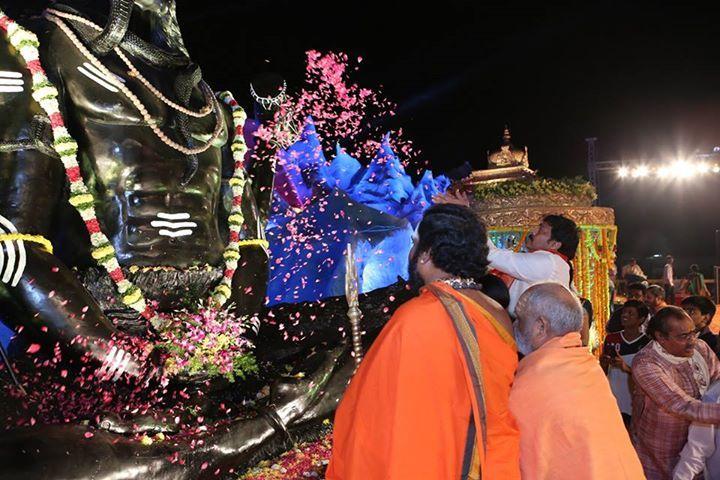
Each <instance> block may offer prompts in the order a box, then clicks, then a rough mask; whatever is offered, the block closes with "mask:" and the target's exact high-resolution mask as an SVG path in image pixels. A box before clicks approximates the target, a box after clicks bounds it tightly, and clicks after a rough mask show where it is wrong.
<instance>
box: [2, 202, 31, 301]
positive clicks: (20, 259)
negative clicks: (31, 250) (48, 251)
mask: <svg viewBox="0 0 720 480" xmlns="http://www.w3.org/2000/svg"><path fill="white" fill-rule="evenodd" d="M13 233H18V231H17V229H16V228H15V225H13V224H12V222H10V220H8V219H7V218H5V217H3V216H2V215H0V235H11V234H13ZM3 247H4V248H3ZM26 262H27V255H26V253H25V243H24V242H23V241H22V240H4V241H3V242H2V245H0V281H1V282H3V283H6V284H9V285H10V286H11V287H16V286H17V284H18V282H19V281H20V278H21V277H22V274H23V272H24V271H25V265H26Z"/></svg>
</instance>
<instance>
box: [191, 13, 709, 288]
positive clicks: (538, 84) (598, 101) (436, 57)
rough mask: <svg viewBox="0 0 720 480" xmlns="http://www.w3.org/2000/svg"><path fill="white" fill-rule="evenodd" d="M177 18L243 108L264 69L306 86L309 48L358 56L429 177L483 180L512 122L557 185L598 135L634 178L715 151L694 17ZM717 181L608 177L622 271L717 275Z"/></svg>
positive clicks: (703, 24)
mask: <svg viewBox="0 0 720 480" xmlns="http://www.w3.org/2000/svg"><path fill="white" fill-rule="evenodd" d="M178 17H179V19H180V22H181V25H182V27H183V31H184V34H185V38H186V43H187V45H188V48H189V49H190V51H191V53H192V54H193V56H194V57H195V58H196V59H197V60H198V62H199V63H200V64H201V65H202V66H203V69H204V71H205V74H206V76H207V77H208V78H209V80H211V81H212V84H213V85H216V86H223V87H230V88H232V89H234V90H236V91H237V95H238V96H240V95H243V94H245V95H246V92H245V90H246V86H247V84H248V81H249V77H250V76H252V75H253V74H254V73H257V72H258V71H262V70H274V71H277V72H279V73H281V74H283V75H284V76H285V77H286V78H287V79H288V83H289V84H290V86H291V87H292V86H298V85H300V83H301V81H302V75H303V71H304V53H303V52H304V51H305V50H308V49H311V48H313V49H318V50H321V51H327V50H336V51H344V52H346V53H348V54H349V55H350V56H351V57H354V56H362V57H363V62H362V64H361V70H360V72H358V76H357V79H358V80H359V81H360V82H361V83H362V84H363V85H365V86H370V87H379V86H381V85H382V87H383V92H384V93H385V94H386V96H388V97H389V98H391V99H392V100H394V101H395V102H397V103H398V104H399V109H398V113H399V115H398V116H397V118H396V119H394V120H393V121H392V123H389V124H388V127H398V126H402V127H404V129H405V131H406V134H407V136H408V137H409V138H410V139H412V140H414V142H415V143H416V144H417V146H418V147H419V148H420V149H421V150H422V151H423V154H422V159H424V160H427V161H429V162H430V164H431V165H432V167H433V169H434V170H435V173H439V172H444V171H448V170H450V169H452V168H453V167H455V166H458V165H460V164H462V163H463V162H464V161H468V162H470V164H471V165H472V166H473V167H474V168H484V167H485V165H486V152H487V150H488V149H495V148H497V146H498V144H499V141H500V135H501V133H502V128H503V126H504V124H505V123H507V124H509V125H510V128H511V130H512V133H513V142H514V144H515V145H516V146H520V147H522V146H525V145H527V146H528V148H529V157H530V162H531V166H532V167H533V168H536V169H538V170H539V171H540V174H542V175H546V176H553V177H559V176H572V175H587V173H586V172H587V167H586V144H585V142H584V139H585V138H586V137H590V136H594V137H598V143H597V152H598V156H599V159H600V160H620V161H625V162H628V163H632V162H636V161H639V160H647V161H660V160H665V159H668V160H669V159H674V158H676V157H677V155H678V154H690V153H692V152H694V151H696V150H698V151H703V152H705V151H709V150H711V149H712V147H714V146H716V145H720V130H719V129H720V119H719V114H720V61H719V58H718V57H719V55H718V47H719V46H720V41H719V40H718V33H719V32H720V29H718V19H719V18H720V17H719V16H718V12H715V11H713V10H706V9H702V8H700V7H698V6H693V5H691V4H687V3H683V4H680V3H679V2H678V3H670V4H664V5H658V4H651V3H634V4H628V2H603V3H601V4H591V3H587V4H585V3H584V2H574V3H573V4H560V3H548V2H544V4H541V2H535V3H534V5H526V4H521V3H514V2H505V3H504V4H502V5H488V4H482V3H481V2H477V1H458V0H445V1H443V2H434V3H432V4H423V3H422V2H417V1H416V2H393V1H385V2H376V1H363V2H357V1H356V2H308V1H297V0H281V1H254V2H249V1H218V0H205V1H202V2H199V1H196V0H192V1H190V0H187V1H183V0H180V1H179V2H178ZM246 99H247V98H246ZM719 177H720V176H719V175H711V176H709V177H706V178H702V179H694V180H686V181H674V182H667V181H666V182H660V181H656V180H649V179H648V180H645V181H642V182H639V181H635V182H633V181H627V180H625V181H618V180H617V179H616V178H615V176H614V175H612V174H604V175H602V176H601V179H600V192H599V193H600V204H601V205H606V206H611V207H613V208H615V211H616V215H617V223H618V225H619V227H620V245H619V250H618V254H619V255H620V257H621V260H625V259H626V258H628V257H630V256H637V257H638V258H639V259H640V261H641V264H642V265H643V267H644V268H645V269H646V271H647V273H648V274H651V275H652V274H654V273H656V272H653V267H654V268H659V267H661V266H662V263H663V261H662V260H652V259H651V258H652V255H655V254H662V255H663V256H664V255H665V254H666V253H672V254H674V255H675V256H676V258H677V260H678V262H679V265H677V268H676V270H677V271H678V272H685V271H686V270H687V267H688V266H689V263H691V262H698V263H700V264H701V265H702V266H703V270H705V271H706V272H708V273H709V270H710V266H711V265H712V264H713V261H714V256H715V245H714V231H715V229H716V228H720V215H718V213H717V212H716V207H715V206H716V205H717V204H718V200H720V198H719V197H720V192H719V191H718V186H719V185H720V178H719Z"/></svg>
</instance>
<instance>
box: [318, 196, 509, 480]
mask: <svg viewBox="0 0 720 480" xmlns="http://www.w3.org/2000/svg"><path fill="white" fill-rule="evenodd" d="M485 238H486V232H485V227H484V226H483V225H482V224H481V223H479V222H478V221H477V219H476V218H475V216H474V215H473V213H472V212H471V211H470V210H469V209H467V208H466V207H461V206H458V205H438V206H434V207H432V208H430V209H428V211H427V212H426V214H425V216H424V217H423V220H422V222H421V224H420V227H419V229H418V236H417V238H416V239H414V240H415V245H414V247H413V250H412V251H411V273H413V274H414V276H417V277H419V278H420V279H421V280H422V282H423V283H424V284H425V287H423V289H422V290H421V293H420V295H419V296H418V297H416V298H414V299H412V300H410V301H409V302H407V303H406V304H404V305H403V306H402V307H400V308H399V309H398V311H397V312H396V313H395V314H394V315H393V317H392V318H391V319H390V321H389V322H388V324H387V325H386V326H385V328H384V329H383V331H382V332H381V333H380V335H379V336H378V338H377V339H376V340H375V343H374V344H373V346H372V348H371V349H370V351H369V352H368V354H367V356H366V357H365V359H364V360H363V362H362V364H361V366H360V368H359V370H358V372H357V373H356V375H355V377H354V378H353V380H352V382H351V383H350V386H349V388H348V390H347V391H346V393H345V395H344V397H343V399H342V401H341V403H340V406H339V407H338V411H337V413H336V416H335V430H334V434H333V442H334V443H333V453H332V458H331V460H330V465H329V466H328V470H327V473H326V478H327V479H329V480H373V479H384V480H406V479H418V480H419V479H432V480H436V479H479V478H483V479H491V480H492V479H502V480H516V479H519V478H520V467H519V435H518V430H517V427H516V425H515V421H514V419H513V418H512V416H511V414H510V412H509V409H508V399H509V394H510V387H511V385H512V380H513V375H514V373H515V369H516V368H517V350H516V348H515V343H514V341H513V338H512V335H511V333H510V332H511V326H510V325H511V324H510V320H509V317H508V316H507V313H506V312H505V311H504V310H503V309H502V307H501V306H500V305H498V304H497V303H496V302H494V301H493V300H492V299H490V298H489V297H487V296H485V295H484V294H483V293H482V292H481V291H479V290H478V287H479V286H478V285H477V284H475V283H474V282H473V281H472V280H469V279H472V278H479V277H480V276H482V274H483V273H484V272H485V268H486V266H487V245H486V242H485Z"/></svg>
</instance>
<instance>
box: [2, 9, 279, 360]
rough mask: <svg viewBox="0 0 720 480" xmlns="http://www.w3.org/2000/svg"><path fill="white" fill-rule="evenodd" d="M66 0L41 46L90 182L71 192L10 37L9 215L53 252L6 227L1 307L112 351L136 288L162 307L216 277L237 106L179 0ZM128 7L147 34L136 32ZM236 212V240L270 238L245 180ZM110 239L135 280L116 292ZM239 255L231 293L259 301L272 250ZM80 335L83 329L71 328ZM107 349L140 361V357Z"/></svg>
mask: <svg viewBox="0 0 720 480" xmlns="http://www.w3.org/2000/svg"><path fill="white" fill-rule="evenodd" d="M69 3H71V4H73V5H74V7H75V8H71V7H70V6H66V5H60V4H57V5H55V8H56V9H57V10H55V11H54V12H53V13H46V15H45V20H44V21H43V25H42V26H41V27H40V40H41V59H42V64H43V66H44V68H45V70H46V71H47V73H48V76H49V77H50V79H51V80H52V81H53V83H54V84H55V85H56V86H57V87H58V90H59V92H60V95H59V99H58V100H59V104H60V110H61V111H62V112H63V113H64V114H65V115H64V118H65V122H66V124H67V129H68V131H69V132H70V133H71V134H72V136H73V137H74V138H75V139H76V141H77V143H78V145H79V150H78V156H77V159H78V163H79V165H80V173H81V175H82V177H83V178H84V179H85V184H86V185H87V187H88V189H89V195H90V196H84V197H80V196H74V195H73V194H74V193H75V192H70V195H71V197H70V199H69V200H70V202H68V193H69V192H68V191H67V185H68V182H67V181H66V179H65V177H66V173H68V174H69V175H77V172H64V168H63V163H62V162H61V159H60V158H59V157H58V155H57V153H56V152H55V151H53V142H52V139H51V137H50V133H51V125H50V122H49V121H48V119H47V116H46V115H43V113H44V112H42V111H41V110H40V108H39V106H38V105H37V102H35V101H34V100H33V98H32V96H31V94H32V91H31V85H32V79H31V76H30V73H29V72H28V70H27V68H25V67H24V66H23V65H20V64H19V62H18V60H17V57H16V56H15V55H12V54H11V53H10V51H9V49H8V48H7V46H6V47H5V48H3V52H2V58H1V59H0V61H1V62H2V64H0V69H2V70H3V71H5V72H8V73H7V75H11V74H17V75H18V79H19V80H20V81H21V82H22V84H21V85H19V86H21V87H23V88H21V89H16V90H15V91H5V92H2V93H1V94H0V102H2V104H0V109H1V110H2V118H3V122H0V128H2V129H3V132H2V136H0V138H2V139H3V141H4V142H5V144H4V145H2V146H1V147H0V148H1V149H2V157H1V158H2V161H0V178H2V182H0V215H2V223H3V226H2V228H3V231H4V232H5V233H12V232H18V233H19V234H22V235H33V236H36V239H39V240H42V241H44V240H48V241H50V242H52V244H53V246H54V253H50V252H49V251H48V248H46V247H45V246H43V244H42V243H38V241H33V239H31V238H29V237H28V239H26V241H17V240H16V241H5V242H4V248H5V258H6V260H7V261H6V262H5V267H4V273H5V275H4V276H3V277H2V280H3V288H4V290H5V292H6V295H4V300H3V306H4V307H5V308H4V311H8V312H9V314H7V315H6V316H7V319H8V320H9V321H10V322H11V323H12V324H13V326H18V325H22V326H23V327H24V330H23V332H24V334H25V335H33V334H35V335H34V336H35V339H36V340H40V341H41V342H42V343H44V344H47V345H49V346H52V345H54V344H55V342H60V344H61V345H62V346H64V347H69V346H70V345H72V347H71V348H73V349H75V350H80V352H78V353H86V351H87V352H90V353H91V354H92V356H93V357H95V358H96V359H97V360H98V362H100V363H102V362H103V361H105V360H106V356H107V354H108V352H107V351H106V350H105V349H103V348H102V346H101V345H102V344H103V343H104V342H102V341H96V340H107V339H108V338H109V337H110V335H111V334H112V333H113V332H114V331H115V329H116V326H115V325H113V323H112V322H111V321H110V317H113V318H116V319H120V320H121V321H122V322H124V323H125V324H130V325H132V324H133V323H135V324H141V323H143V322H142V320H143V319H140V317H141V314H142V313H143V312H140V311H136V310H137V309H133V308H132V305H131V303H132V302H133V300H135V298H137V297H138V296H144V298H145V301H146V302H151V301H154V302H157V309H158V310H160V311H163V310H168V309H170V308H174V309H177V308H180V307H194V306H195V304H196V303H197V302H198V301H199V300H203V299H205V298H206V297H208V296H209V295H210V293H211V291H212V289H213V287H215V286H216V285H217V284H218V282H219V281H220V279H221V278H222V277H223V266H224V259H223V253H224V250H225V246H226V244H227V241H228V240H227V238H228V215H229V213H230V205H231V204H232V191H231V188H230V186H229V185H228V180H230V178H231V176H232V174H233V171H234V162H233V158H232V152H231V151H230V145H231V140H232V136H233V135H235V132H234V129H233V124H232V119H231V116H230V112H229V110H227V109H226V108H223V107H222V106H221V105H220V103H219V102H218V101H217V100H216V99H215V97H214V95H213V92H212V90H211V89H210V87H208V86H207V84H205V83H204V82H203V81H202V78H201V73H200V70H199V68H198V67H197V66H196V65H195V64H193V63H192V61H191V60H190V58H189V57H188V56H187V52H186V51H185V49H184V47H183V44H182V39H181V37H180V34H179V29H178V27H177V24H176V23H175V16H174V4H173V2H166V1H155V2H152V1H138V2H135V4H134V5H133V2H132V1H128V0H125V1H113V3H112V12H111V15H110V18H109V20H108V21H107V22H103V23H105V24H106V26H105V28H104V30H102V31H100V32H98V31H96V30H95V29H94V28H92V26H91V25H92V24H91V23H89V22H87V21H86V20H85V19H86V18H93V17H95V18H97V17H98V16H100V12H98V10H100V11H102V10H103V8H102V4H103V2H95V1H93V2H69ZM75 3H77V4H76V5H75ZM91 6H92V7H91ZM76 9H77V10H76ZM79 11H82V14H80V13H79ZM105 13H106V14H107V12H105ZM131 14H132V16H133V18H134V20H135V21H136V22H137V24H138V25H139V26H140V28H142V29H143V30H144V32H145V35H146V36H147V37H148V38H152V39H153V43H150V41H146V40H144V39H143V38H141V37H138V36H135V35H134V34H132V33H130V32H127V28H128V24H129V21H130V17H131ZM121 58H122V59H124V60H127V62H123V61H121ZM110 77H113V78H110ZM12 78H14V77H12ZM56 141H57V139H56ZM60 152H61V153H62V150H60ZM65 167H66V168H67V167H68V165H67V164H66V165H65ZM71 203H72V204H73V205H74V206H75V207H79V208H77V210H78V211H80V213H81V215H83V216H86V214H87V210H85V211H83V210H82V207H84V206H86V205H87V204H88V203H91V204H93V205H94V209H95V213H96V215H97V221H98V222H97V223H93V224H92V225H90V224H88V228H86V225H84V224H83V220H84V221H85V223H87V222H88V221H90V220H92V219H90V218H81V215H78V211H76V209H75V208H73V205H71ZM242 214H243V217H244V222H243V225H242V229H241V230H240V232H239V239H240V240H245V239H260V240H261V239H262V228H261V223H260V219H259V218H258V215H257V209H256V206H255V200H254V196H253V192H252V188H251V185H250V183H249V182H248V183H246V184H245V191H244V193H243V195H242ZM93 229H94V230H93ZM88 230H89V231H90V232H91V233H93V232H102V233H104V234H105V236H106V237H107V239H108V240H109V244H106V245H104V246H103V245H100V248H95V249H93V248H92V247H93V244H92V243H91V241H89V240H90V239H89V238H88ZM110 247H111V248H110ZM113 250H114V254H115V256H116V259H117V262H118V263H119V265H120V267H121V269H122V272H123V274H124V276H125V277H126V278H127V279H128V280H130V281H131V282H133V283H134V284H135V285H136V286H137V287H138V290H137V291H135V292H124V294H120V293H118V291H117V289H116V288H114V285H113V280H112V279H111V276H110V275H108V273H107V272H105V271H104V270H103V269H101V268H99V267H98V263H101V262H98V260H100V261H102V260H107V257H111V256H112V255H113ZM240 254H241V256H242V260H241V263H242V268H238V269H237V270H236V271H235V274H234V278H233V279H232V290H231V293H230V295H229V302H232V303H234V304H235V306H236V308H237V309H238V310H239V311H241V312H243V313H254V312H258V311H259V309H260V307H261V305H262V301H263V299H264V295H265V292H264V285H265V282H266V268H267V255H266V253H265V250H264V249H263V248H260V245H259V242H258V243H252V244H249V245H248V246H247V247H245V248H241V251H240ZM13 257H14V258H15V259H16V261H15V262H14V263H13V262H12V258H13ZM103 257H105V258H103ZM111 260H113V259H111ZM133 293H135V297H132V294H133ZM128 296H130V297H132V298H128ZM146 316H147V315H146ZM43 327H44V328H43ZM77 336H79V337H81V338H82V339H83V340H86V341H73V340H74V339H75V337H77ZM114 363H117V364H118V365H120V366H121V367H123V368H124V369H125V370H126V371H127V372H130V373H139V369H140V365H138V364H136V359H134V358H130V359H127V360H126V359H123V361H121V362H114Z"/></svg>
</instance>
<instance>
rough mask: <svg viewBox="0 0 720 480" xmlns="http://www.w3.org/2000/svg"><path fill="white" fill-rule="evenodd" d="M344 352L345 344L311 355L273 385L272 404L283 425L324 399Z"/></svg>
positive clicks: (271, 392)
mask: <svg viewBox="0 0 720 480" xmlns="http://www.w3.org/2000/svg"><path fill="white" fill-rule="evenodd" d="M345 349H346V347H345V345H343V346H341V347H338V348H336V349H334V350H332V351H330V352H321V353H316V354H313V355H310V357H308V358H307V360H306V361H305V362H304V363H303V364H302V365H300V366H298V368H296V369H295V370H294V371H293V373H291V374H289V375H286V376H283V377H281V378H280V379H279V380H277V381H276V382H275V383H274V384H273V385H272V386H271V388H270V401H271V402H272V404H273V405H275V412H276V413H277V415H278V417H280V420H282V422H283V424H285V425H288V424H290V423H292V421H293V420H295V419H297V418H299V417H300V416H302V414H303V413H305V411H307V410H308V409H309V408H311V407H312V406H313V404H314V403H315V402H316V401H317V400H318V398H320V397H322V394H323V392H324V388H325V386H326V385H327V383H328V380H329V379H330V377H331V376H332V374H333V372H334V371H335V370H336V369H337V368H338V366H339V365H338V363H339V362H338V360H339V359H340V357H341V355H342V354H343V352H344V351H345Z"/></svg>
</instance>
